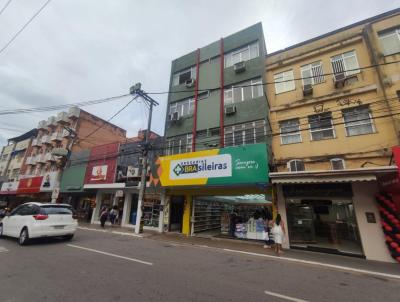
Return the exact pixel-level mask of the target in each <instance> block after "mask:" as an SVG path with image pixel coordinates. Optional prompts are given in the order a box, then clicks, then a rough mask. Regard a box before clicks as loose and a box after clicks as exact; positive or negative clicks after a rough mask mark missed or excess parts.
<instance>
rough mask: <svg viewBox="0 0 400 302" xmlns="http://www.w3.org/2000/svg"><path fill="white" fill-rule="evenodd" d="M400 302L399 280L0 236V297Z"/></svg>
mask: <svg viewBox="0 0 400 302" xmlns="http://www.w3.org/2000/svg"><path fill="white" fill-rule="evenodd" d="M20 301H21V302H22V301H24V302H25V301H29V302H34V301H41V302H42V301H63V302H64V301H74V302H80V301H96V302H100V301H107V302H111V301H139V302H145V301H165V302H168V301H171V302H172V301H173V302H177V301H185V302H187V301H213V302H215V301H241V302H243V301H245V302H253V301H254V302H255V301H271V302H274V301H277V302H279V301H283V302H284V301H295V302H303V301H308V302H311V301H321V302H323V301H363V302H364V301H365V302H366V301H385V302H390V301H395V302H399V301H400V280H396V279H391V278H384V277H377V276H373V275H368V274H360V273H352V272H344V271H340V270H335V269H331V268H325V267H317V266H312V265H307V264H301V263H291V262H286V261H283V260H275V259H268V258H267V259H265V258H260V257H257V256H252V255H242V254H236V253H229V252H226V251H222V250H218V249H214V248H207V247H199V246H197V247H196V246H187V245H180V244H174V243H166V242H162V241H156V240H152V239H146V238H135V237H130V236H122V235H117V234H110V233H101V232H95V231H87V230H78V231H77V233H76V235H75V238H74V239H73V240H72V241H71V242H64V241H60V240H46V241H43V240H41V241H39V242H35V243H33V244H31V245H28V246H25V247H20V246H18V244H17V242H16V241H15V240H13V239H8V238H7V239H1V240H0V302H20Z"/></svg>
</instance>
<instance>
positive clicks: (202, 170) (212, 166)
mask: <svg viewBox="0 0 400 302" xmlns="http://www.w3.org/2000/svg"><path fill="white" fill-rule="evenodd" d="M267 162H268V159H267V151H266V145H265V144H253V145H245V146H240V147H227V148H223V149H212V150H205V151H199V152H190V153H183V154H176V155H171V156H163V157H160V158H159V160H158V161H157V162H156V164H158V165H159V168H158V169H157V174H158V176H159V179H160V181H161V186H164V187H165V186H187V185H246V184H257V183H266V182H267V181H268V164H267Z"/></svg>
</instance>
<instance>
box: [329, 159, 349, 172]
mask: <svg viewBox="0 0 400 302" xmlns="http://www.w3.org/2000/svg"><path fill="white" fill-rule="evenodd" d="M329 161H330V163H331V169H332V170H334V171H338V170H345V169H346V162H345V160H344V159H343V158H340V157H336V158H331V159H330V160H329ZM335 161H340V162H341V163H342V166H343V169H334V168H333V162H335Z"/></svg>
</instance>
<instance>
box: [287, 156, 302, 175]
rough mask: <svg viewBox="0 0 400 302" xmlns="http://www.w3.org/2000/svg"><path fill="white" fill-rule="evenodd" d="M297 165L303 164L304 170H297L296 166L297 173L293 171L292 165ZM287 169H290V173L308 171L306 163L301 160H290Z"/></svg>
mask: <svg viewBox="0 0 400 302" xmlns="http://www.w3.org/2000/svg"><path fill="white" fill-rule="evenodd" d="M293 162H294V163H297V162H301V163H302V164H303V167H304V170H298V169H297V164H295V166H296V171H293V170H292V163H293ZM287 168H288V170H289V172H303V171H305V170H306V165H305V164H304V161H303V160H301V159H296V158H295V159H291V160H289V161H288V162H287Z"/></svg>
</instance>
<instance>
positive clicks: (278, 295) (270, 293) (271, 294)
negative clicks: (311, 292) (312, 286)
mask: <svg viewBox="0 0 400 302" xmlns="http://www.w3.org/2000/svg"><path fill="white" fill-rule="evenodd" d="M264 293H265V294H267V295H269V296H273V297H278V298H281V299H285V300H289V301H294V302H307V301H306V300H302V299H297V298H292V297H289V296H285V295H281V294H277V293H274V292H270V291H267V290H266V291H264Z"/></svg>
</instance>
